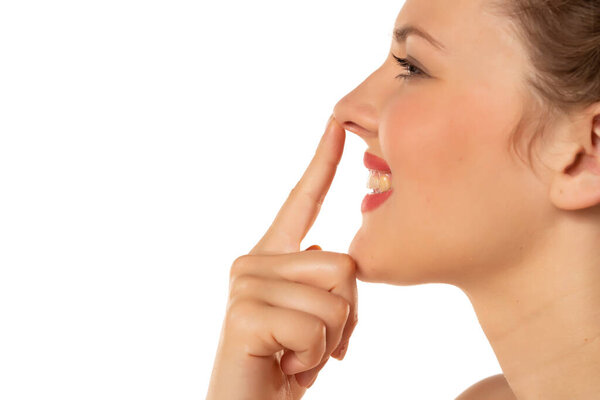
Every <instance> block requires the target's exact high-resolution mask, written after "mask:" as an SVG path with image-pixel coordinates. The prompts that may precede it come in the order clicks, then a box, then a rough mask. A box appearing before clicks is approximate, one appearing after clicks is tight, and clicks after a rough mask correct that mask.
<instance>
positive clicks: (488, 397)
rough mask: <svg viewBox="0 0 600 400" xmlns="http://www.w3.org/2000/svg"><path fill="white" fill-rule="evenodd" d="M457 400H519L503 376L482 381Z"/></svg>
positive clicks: (493, 376) (499, 375)
mask: <svg viewBox="0 0 600 400" xmlns="http://www.w3.org/2000/svg"><path fill="white" fill-rule="evenodd" d="M455 400H517V397H516V396H515V394H514V393H513V391H512V389H511V388H510V386H509V385H508V382H507V381H506V378H504V375H503V374H498V375H492V376H489V377H487V378H485V379H482V380H480V381H479V382H477V383H475V384H474V385H472V386H470V387H469V388H468V389H467V390H465V391H464V392H462V393H461V394H460V395H459V396H458V397H457V398H456V399H455Z"/></svg>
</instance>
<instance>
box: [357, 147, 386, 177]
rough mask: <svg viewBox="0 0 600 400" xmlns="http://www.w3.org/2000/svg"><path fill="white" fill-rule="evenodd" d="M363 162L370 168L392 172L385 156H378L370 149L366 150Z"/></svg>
mask: <svg viewBox="0 0 600 400" xmlns="http://www.w3.org/2000/svg"><path fill="white" fill-rule="evenodd" d="M363 162H364V164H365V167H367V168H369V169H372V170H375V171H380V172H387V173H391V172H392V170H391V168H390V166H389V165H387V163H386V162H385V160H384V159H383V158H381V157H377V156H376V155H375V154H372V153H369V152H368V151H365V157H364V158H363Z"/></svg>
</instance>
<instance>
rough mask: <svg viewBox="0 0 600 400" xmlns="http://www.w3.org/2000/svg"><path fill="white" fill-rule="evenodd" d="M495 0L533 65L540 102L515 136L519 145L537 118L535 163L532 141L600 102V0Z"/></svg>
mask: <svg viewBox="0 0 600 400" xmlns="http://www.w3.org/2000/svg"><path fill="white" fill-rule="evenodd" d="M490 2H491V4H490V3H488V5H490V6H491V8H490V9H491V10H492V11H493V12H495V13H496V15H500V16H504V17H508V18H509V19H510V22H511V26H512V27H513V31H514V33H515V34H516V35H517V37H518V38H519V39H520V40H521V42H522V43H523V44H524V47H525V49H526V50H527V53H528V58H529V60H530V62H531V66H532V67H533V69H532V72H531V74H529V75H528V76H527V77H526V83H527V85H526V86H527V90H528V91H529V92H531V93H530V94H531V95H532V98H533V99H534V100H535V101H534V102H533V104H529V105H528V106H527V110H525V111H526V112H525V113H524V116H523V118H522V119H521V120H520V121H519V123H518V124H517V125H516V127H515V129H514V131H513V134H512V135H511V140H510V144H511V145H512V146H513V148H514V147H515V143H516V142H518V141H519V138H520V137H521V135H522V132H523V131H524V129H523V128H524V127H525V126H526V125H529V124H530V123H531V122H537V125H536V127H535V129H534V130H533V135H532V136H531V138H530V141H529V143H528V146H527V154H528V160H529V163H530V164H531V148H532V144H533V142H534V141H537V139H539V138H540V137H541V136H543V134H544V132H545V131H546V127H547V126H548V124H549V123H550V121H552V120H553V119H554V118H555V117H557V116H561V115H568V114H571V113H573V112H577V111H580V110H583V109H584V108H586V107H588V106H590V105H592V104H593V103H596V102H599V101H600V0H490ZM536 120H537V121H536ZM517 154H519V153H518V150H517ZM519 157H520V155H519Z"/></svg>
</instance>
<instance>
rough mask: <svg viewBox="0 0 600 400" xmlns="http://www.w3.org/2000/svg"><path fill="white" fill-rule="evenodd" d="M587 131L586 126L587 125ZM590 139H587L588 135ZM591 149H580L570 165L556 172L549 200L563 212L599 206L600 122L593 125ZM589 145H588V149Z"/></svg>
mask: <svg viewBox="0 0 600 400" xmlns="http://www.w3.org/2000/svg"><path fill="white" fill-rule="evenodd" d="M588 129H589V125H588ZM588 137H589V136H588ZM586 144H587V146H585V147H588V148H590V149H591V151H590V152H589V153H588V152H586V149H585V147H580V148H579V150H578V151H577V152H576V153H575V154H573V158H572V162H571V163H570V164H569V165H567V166H566V167H565V168H564V169H563V170H562V171H558V172H557V173H556V175H555V177H554V178H553V180H552V182H551V186H550V200H551V201H552V203H553V204H554V205H555V206H556V207H558V208H561V209H564V210H578V209H584V208H588V207H593V206H595V205H598V204H600V120H599V119H598V118H595V119H594V120H593V122H592V132H591V141H590V142H588V143H586ZM590 144H591V146H590Z"/></svg>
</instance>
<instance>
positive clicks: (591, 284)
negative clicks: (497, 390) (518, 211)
mask: <svg viewBox="0 0 600 400" xmlns="http://www.w3.org/2000/svg"><path fill="white" fill-rule="evenodd" d="M591 221H592V219H590V218H587V220H586V219H585V218H581V219H575V218H572V219H570V220H567V221H561V224H560V228H556V229H553V230H551V231H549V232H547V235H546V234H545V235H543V236H544V238H543V239H542V240H540V241H539V242H538V243H536V244H535V245H532V246H531V249H529V251H528V249H524V250H523V252H524V253H523V254H527V255H526V256H523V258H522V259H521V260H520V261H519V263H517V264H513V265H511V266H510V267H508V268H502V269H496V270H497V271H500V272H497V273H495V274H494V275H493V276H492V275H488V276H485V277H482V276H479V277H477V278H473V279H470V280H469V281H468V282H467V281H463V282H462V283H461V284H460V285H457V286H459V287H460V288H461V289H462V290H463V291H464V292H465V293H466V294H467V296H468V297H469V299H470V300H471V303H472V304H473V307H474V310H475V313H476V315H477V318H478V320H479V323H480V324H481V326H482V328H483V331H484V333H485V335H486V336H487V338H488V340H489V342H490V344H491V346H492V348H493V350H494V352H495V354H496V357H497V358H498V361H499V363H500V366H501V368H502V371H503V373H504V376H505V377H506V379H507V381H508V383H509V384H510V386H511V388H512V389H513V392H514V393H515V395H516V396H517V398H518V399H519V400H529V399H545V400H553V399H567V398H568V399H570V400H579V399H592V398H600V397H599V393H600V379H598V377H599V376H600V235H598V233H597V232H598V227H596V226H593V225H591Z"/></svg>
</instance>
